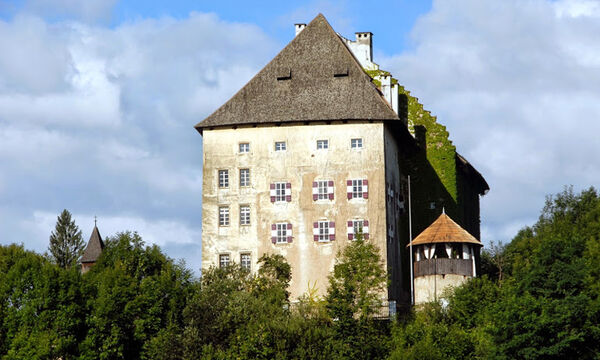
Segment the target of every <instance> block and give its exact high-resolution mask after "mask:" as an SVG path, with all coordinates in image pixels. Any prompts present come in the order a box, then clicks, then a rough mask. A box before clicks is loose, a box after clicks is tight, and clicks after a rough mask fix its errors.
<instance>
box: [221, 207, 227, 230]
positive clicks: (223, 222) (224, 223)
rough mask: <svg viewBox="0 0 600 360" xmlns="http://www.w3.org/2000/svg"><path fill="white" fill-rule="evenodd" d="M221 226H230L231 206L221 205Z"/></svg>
mask: <svg viewBox="0 0 600 360" xmlns="http://www.w3.org/2000/svg"><path fill="white" fill-rule="evenodd" d="M219 226H229V207H228V206H221V207H219Z"/></svg>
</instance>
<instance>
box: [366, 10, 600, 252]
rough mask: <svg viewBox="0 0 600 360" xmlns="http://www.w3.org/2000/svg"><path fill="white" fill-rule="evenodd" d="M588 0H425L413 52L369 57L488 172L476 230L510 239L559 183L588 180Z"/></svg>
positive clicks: (598, 69)
mask: <svg viewBox="0 0 600 360" xmlns="http://www.w3.org/2000/svg"><path fill="white" fill-rule="evenodd" d="M598 4H599V3H598V2H596V1H583V0H581V1H575V0H565V1H556V2H553V1H543V0H529V1H521V0H506V1H492V0H486V1H481V0H455V1H435V2H434V3H433V7H432V10H431V12H430V13H428V14H426V15H424V16H423V17H421V18H420V19H419V20H418V21H417V23H416V26H415V28H414V29H413V32H412V37H413V42H414V50H411V51H410V52H407V53H404V54H399V55H395V56H391V57H388V58H384V59H383V60H382V59H376V60H379V62H380V63H381V64H382V67H383V68H385V69H386V70H391V71H392V73H393V74H394V75H395V77H397V78H398V79H399V81H400V82H401V83H402V84H403V85H405V86H406V87H407V88H408V89H410V90H411V91H412V94H413V95H415V96H418V97H419V98H420V101H421V103H423V104H425V107H426V108H427V109H429V110H431V111H432V113H433V114H435V115H438V119H439V121H440V122H441V123H443V124H445V125H447V127H448V130H449V131H450V134H451V135H450V136H451V139H452V140H453V141H454V143H455V144H456V145H457V148H458V151H459V152H461V153H462V154H464V155H465V156H466V157H467V158H468V159H469V160H470V161H471V162H472V163H474V165H475V166H476V167H477V168H478V169H479V170H480V171H481V172H482V173H483V174H484V176H485V177H486V179H487V180H488V182H489V184H490V187H491V190H490V192H489V194H488V195H486V196H485V197H484V198H482V233H483V234H484V240H503V241H508V240H510V238H512V236H514V235H515V234H516V230H518V228H520V227H522V226H524V225H527V224H531V222H532V221H535V219H536V218H537V215H538V214H539V212H540V210H541V208H542V206H543V203H544V197H545V195H546V194H552V193H557V192H560V191H561V190H562V189H563V185H566V184H573V185H575V188H576V189H582V188H585V187H588V186H591V185H597V179H598V177H597V175H598V174H599V173H600V164H599V163H598V162H597V161H596V159H595V158H596V154H598V153H600V142H598V141H597V134H598V133H599V131H600V123H599V122H598V121H596V120H597V119H598V118H600V43H599V42H598V41H597V34H598V33H600V22H599V21H597V20H598V16H599V15H600V13H599V9H600V8H599V5H598ZM485 238H487V239H485Z"/></svg>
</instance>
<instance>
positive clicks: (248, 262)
mask: <svg viewBox="0 0 600 360" xmlns="http://www.w3.org/2000/svg"><path fill="white" fill-rule="evenodd" d="M240 265H242V269H246V270H248V271H250V270H251V268H252V257H251V256H250V254H240Z"/></svg>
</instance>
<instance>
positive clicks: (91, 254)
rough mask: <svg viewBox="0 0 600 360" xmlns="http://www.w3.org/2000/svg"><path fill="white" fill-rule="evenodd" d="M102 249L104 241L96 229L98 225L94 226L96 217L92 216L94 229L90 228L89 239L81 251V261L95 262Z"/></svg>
mask: <svg viewBox="0 0 600 360" xmlns="http://www.w3.org/2000/svg"><path fill="white" fill-rule="evenodd" d="M103 249H104V242H102V237H101V236H100V231H98V227H97V226H96V217H95V216H94V230H92V235H91V236H90V240H89V241H88V243H87V246H86V247H85V250H84V252H83V256H82V257H81V263H93V262H96V261H97V260H98V258H99V257H100V254H102V250H103Z"/></svg>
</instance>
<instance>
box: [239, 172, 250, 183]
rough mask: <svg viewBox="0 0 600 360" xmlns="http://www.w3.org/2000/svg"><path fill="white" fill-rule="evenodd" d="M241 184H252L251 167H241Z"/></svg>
mask: <svg viewBox="0 0 600 360" xmlns="http://www.w3.org/2000/svg"><path fill="white" fill-rule="evenodd" d="M240 186H241V187H244V186H250V169H240Z"/></svg>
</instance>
